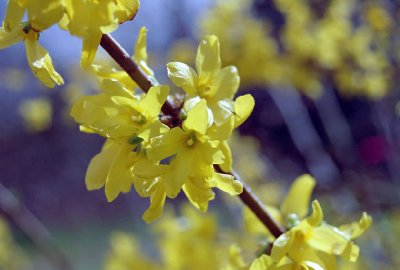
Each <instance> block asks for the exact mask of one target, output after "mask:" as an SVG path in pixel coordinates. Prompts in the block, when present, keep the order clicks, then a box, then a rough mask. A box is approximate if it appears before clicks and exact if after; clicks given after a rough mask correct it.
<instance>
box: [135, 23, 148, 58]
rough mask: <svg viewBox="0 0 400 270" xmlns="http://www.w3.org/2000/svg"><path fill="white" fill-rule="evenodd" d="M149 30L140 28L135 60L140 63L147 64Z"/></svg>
mask: <svg viewBox="0 0 400 270" xmlns="http://www.w3.org/2000/svg"><path fill="white" fill-rule="evenodd" d="M146 37H147V29H146V27H142V28H140V31H139V35H138V38H137V41H136V46H135V53H134V55H135V59H136V61H138V62H142V61H143V62H145V63H146V62H147V49H146V48H147V42H146Z"/></svg>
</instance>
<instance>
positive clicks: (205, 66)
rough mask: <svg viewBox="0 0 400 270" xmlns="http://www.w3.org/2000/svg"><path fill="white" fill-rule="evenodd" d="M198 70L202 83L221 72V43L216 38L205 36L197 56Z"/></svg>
mask: <svg viewBox="0 0 400 270" xmlns="http://www.w3.org/2000/svg"><path fill="white" fill-rule="evenodd" d="M196 69H197V72H198V74H199V80H200V83H205V82H207V81H209V80H210V79H211V78H212V77H214V76H215V75H216V74H217V73H218V72H219V71H220V70H221V58H220V54H219V41H218V38H217V37H216V36H205V37H204V38H203V40H202V41H201V42H200V45H199V48H198V49H197V54H196Z"/></svg>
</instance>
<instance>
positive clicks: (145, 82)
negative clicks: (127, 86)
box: [100, 34, 176, 116]
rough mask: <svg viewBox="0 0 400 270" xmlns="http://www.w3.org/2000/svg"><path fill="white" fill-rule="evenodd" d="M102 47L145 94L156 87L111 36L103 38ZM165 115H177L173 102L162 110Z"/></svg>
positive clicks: (168, 103)
mask: <svg viewBox="0 0 400 270" xmlns="http://www.w3.org/2000/svg"><path fill="white" fill-rule="evenodd" d="M100 45H101V47H103V49H104V50H105V51H106V52H107V53H108V54H109V55H110V56H111V57H112V58H113V59H114V61H115V62H116V63H117V64H118V65H119V66H120V67H121V68H122V69H123V70H125V72H126V73H127V74H128V75H129V77H131V79H132V80H133V81H134V82H136V83H137V85H138V86H139V87H140V89H142V90H143V92H145V93H147V92H148V91H149V89H150V88H151V87H152V86H154V85H153V83H152V82H151V80H150V78H149V77H148V76H147V75H146V73H145V72H144V71H143V69H142V68H141V67H140V66H139V65H138V64H137V63H135V61H133V59H132V58H130V57H129V54H128V53H127V52H126V51H125V50H124V49H123V48H122V47H121V45H119V43H118V42H117V41H116V40H115V39H114V38H113V37H112V36H111V35H109V34H105V35H103V36H102V37H101V41H100ZM161 110H162V112H163V113H164V114H165V115H173V116H175V115H176V112H175V111H176V110H175V108H174V106H173V104H172V102H171V101H169V100H167V101H166V102H165V103H164V105H163V107H162V108H161Z"/></svg>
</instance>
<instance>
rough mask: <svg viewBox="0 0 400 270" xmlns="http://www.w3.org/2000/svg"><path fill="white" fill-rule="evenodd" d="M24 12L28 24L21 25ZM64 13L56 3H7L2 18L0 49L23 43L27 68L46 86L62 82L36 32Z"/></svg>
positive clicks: (51, 0) (52, 0)
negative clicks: (4, 14) (3, 18)
mask: <svg viewBox="0 0 400 270" xmlns="http://www.w3.org/2000/svg"><path fill="white" fill-rule="evenodd" d="M25 11H26V12H27V13H28V21H27V22H25V23H21V20H22V18H23V16H24V13H25ZM63 11H64V6H63V5H62V2H61V1H59V0H46V1H39V0H30V1H18V0H11V1H9V4H8V6H7V13H6V18H5V20H4V22H3V27H2V28H0V49H3V48H6V47H8V46H11V45H13V44H15V43H17V42H20V41H24V43H25V49H26V56H27V59H28V63H29V67H30V68H31V70H32V71H33V73H34V74H35V76H36V77H37V78H38V79H39V80H40V81H41V82H42V83H43V84H44V85H46V86H47V87H50V88H53V87H54V86H55V84H57V85H61V84H63V83H64V81H63V79H62V77H61V76H60V75H59V74H58V73H57V72H56V71H55V69H54V67H53V63H52V60H51V58H50V55H49V53H48V52H47V50H46V49H44V48H43V47H42V46H40V45H39V43H38V40H39V33H40V32H41V31H43V30H45V29H47V28H49V27H50V26H51V25H53V24H55V23H57V22H58V21H59V20H60V19H61V17H62V15H63Z"/></svg>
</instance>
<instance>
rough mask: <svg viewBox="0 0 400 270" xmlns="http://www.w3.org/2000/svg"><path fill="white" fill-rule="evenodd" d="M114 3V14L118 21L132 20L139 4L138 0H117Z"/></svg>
mask: <svg viewBox="0 0 400 270" xmlns="http://www.w3.org/2000/svg"><path fill="white" fill-rule="evenodd" d="M116 3H117V7H116V9H115V16H116V17H117V18H118V22H119V23H123V22H126V21H130V20H132V19H133V18H134V17H135V15H136V13H137V12H138V9H139V6H140V2H139V0H118V1H116Z"/></svg>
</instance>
